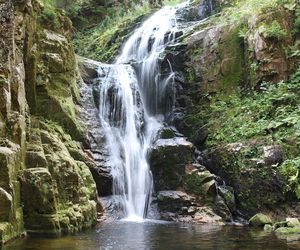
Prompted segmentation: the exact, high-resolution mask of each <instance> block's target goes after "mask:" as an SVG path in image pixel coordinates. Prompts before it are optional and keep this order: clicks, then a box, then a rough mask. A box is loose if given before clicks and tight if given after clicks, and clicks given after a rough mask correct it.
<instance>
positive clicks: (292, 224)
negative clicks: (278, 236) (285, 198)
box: [286, 218, 300, 227]
mask: <svg viewBox="0 0 300 250" xmlns="http://www.w3.org/2000/svg"><path fill="white" fill-rule="evenodd" d="M286 222H287V226H288V227H300V222H299V220H298V219H297V218H286Z"/></svg>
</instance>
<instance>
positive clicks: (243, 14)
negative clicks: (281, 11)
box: [216, 0, 280, 24]
mask: <svg viewBox="0 0 300 250" xmlns="http://www.w3.org/2000/svg"><path fill="white" fill-rule="evenodd" d="M279 5H280V4H279V3H278V1H277V0H265V1H261V0H242V1H235V2H233V3H232V5H231V6H230V7H228V8H225V9H224V10H223V11H222V14H221V18H220V17H216V18H217V19H218V20H219V21H221V23H224V24H241V23H245V22H246V20H248V19H249V18H250V17H252V16H253V15H254V14H262V13H268V12H270V10H274V9H276V8H278V6H279Z"/></svg>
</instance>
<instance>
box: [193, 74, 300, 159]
mask: <svg viewBox="0 0 300 250" xmlns="http://www.w3.org/2000/svg"><path fill="white" fill-rule="evenodd" d="M299 95H300V69H299V70H298V71H297V72H296V74H295V75H294V76H293V78H292V80H291V81H289V82H280V83H279V84H277V85H274V84H270V83H265V84H262V86H261V92H255V93H252V94H251V93H249V94H248V95H245V94H244V95H240V94H239V93H238V92H234V93H231V95H229V96H228V95H227V93H224V94H218V95H216V96H213V97H210V101H209V103H208V104H207V105H203V106H201V107H199V109H195V110H194V112H192V113H190V114H189V115H188V116H187V123H188V124H192V126H193V127H198V128H201V127H203V126H204V127H206V128H207V129H208V130H209V136H208V139H207V142H206V146H216V145H219V144H222V143H233V142H237V141H246V140H253V139H259V138H264V140H271V141H273V142H274V141H275V142H277V143H279V144H283V146H284V148H285V149H286V154H287V157H290V158H293V157H295V156H296V155H297V154H298V153H300V109H299V107H300V100H299V98H298V96H299ZM207 122H208V123H207ZM192 136H193V135H192Z"/></svg>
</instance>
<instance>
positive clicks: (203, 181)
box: [184, 170, 217, 200]
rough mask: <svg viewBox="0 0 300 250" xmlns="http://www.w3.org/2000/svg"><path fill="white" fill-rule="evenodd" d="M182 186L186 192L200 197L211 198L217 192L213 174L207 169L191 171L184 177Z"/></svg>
mask: <svg viewBox="0 0 300 250" xmlns="http://www.w3.org/2000/svg"><path fill="white" fill-rule="evenodd" d="M184 187H185V189H186V190H187V191H188V192H191V193H194V194H196V195H198V196H200V197H201V198H202V199H204V200H205V199H213V198H214V196H215V195H216V193H217V189H216V187H217V186H216V181H215V179H214V175H212V174H211V173H210V172H209V171H197V170H196V171H193V172H192V173H189V174H187V175H186V176H185V177H184Z"/></svg>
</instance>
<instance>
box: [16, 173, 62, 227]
mask: <svg viewBox="0 0 300 250" xmlns="http://www.w3.org/2000/svg"><path fill="white" fill-rule="evenodd" d="M21 181H22V197H23V201H24V213H25V214H26V215H27V216H31V215H32V214H35V213H37V214H52V213H55V212H56V211H57V204H56V200H55V189H54V183H53V179H52V176H51V174H50V172H49V171H48V169H46V168H32V169H26V170H24V172H23V176H22V178H21ZM25 224H26V223H25ZM26 227H27V228H28V227H30V225H26Z"/></svg>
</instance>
